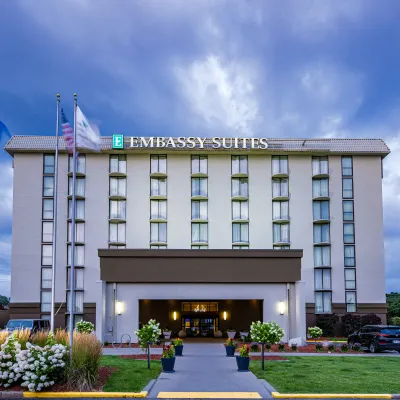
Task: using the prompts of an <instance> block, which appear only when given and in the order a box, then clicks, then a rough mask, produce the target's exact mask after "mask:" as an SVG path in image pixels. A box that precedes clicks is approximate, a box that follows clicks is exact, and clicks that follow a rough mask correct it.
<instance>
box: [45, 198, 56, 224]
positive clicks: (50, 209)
mask: <svg viewBox="0 0 400 400" xmlns="http://www.w3.org/2000/svg"><path fill="white" fill-rule="evenodd" d="M53 218H54V200H53V199H43V219H53Z"/></svg>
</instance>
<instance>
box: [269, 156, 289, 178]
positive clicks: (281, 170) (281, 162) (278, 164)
mask: <svg viewBox="0 0 400 400" xmlns="http://www.w3.org/2000/svg"><path fill="white" fill-rule="evenodd" d="M288 173H289V167H288V157H287V156H272V175H276V174H288Z"/></svg>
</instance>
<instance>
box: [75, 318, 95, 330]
mask: <svg viewBox="0 0 400 400" xmlns="http://www.w3.org/2000/svg"><path fill="white" fill-rule="evenodd" d="M76 331H77V332H79V333H92V332H93V331H94V325H93V324H92V323H91V322H89V321H79V322H77V323H76Z"/></svg>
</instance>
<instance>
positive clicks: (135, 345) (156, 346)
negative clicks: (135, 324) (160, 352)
mask: <svg viewBox="0 0 400 400" xmlns="http://www.w3.org/2000/svg"><path fill="white" fill-rule="evenodd" d="M162 347H163V346H162V344H152V345H151V348H152V349H162ZM103 348H104V349H127V348H130V349H140V345H139V343H131V344H130V346H128V345H127V344H123V345H122V346H121V343H115V344H114V347H113V346H112V345H111V344H107V345H104V346H103Z"/></svg>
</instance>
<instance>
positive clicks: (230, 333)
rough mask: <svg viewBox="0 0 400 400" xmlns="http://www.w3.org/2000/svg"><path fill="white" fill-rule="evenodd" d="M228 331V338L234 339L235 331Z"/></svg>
mask: <svg viewBox="0 0 400 400" xmlns="http://www.w3.org/2000/svg"><path fill="white" fill-rule="evenodd" d="M227 333H228V338H229V339H235V336H236V331H235V332H229V331H228V332H227Z"/></svg>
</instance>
